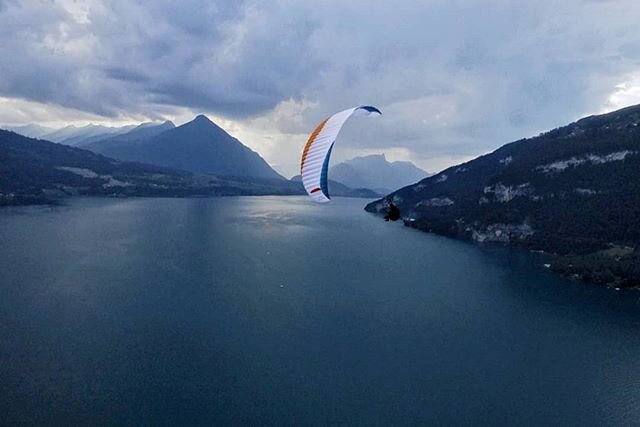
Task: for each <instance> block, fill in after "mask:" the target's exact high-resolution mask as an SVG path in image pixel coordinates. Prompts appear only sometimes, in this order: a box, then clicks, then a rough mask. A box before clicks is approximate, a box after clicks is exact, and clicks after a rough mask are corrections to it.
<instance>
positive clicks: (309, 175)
mask: <svg viewBox="0 0 640 427" xmlns="http://www.w3.org/2000/svg"><path fill="white" fill-rule="evenodd" d="M370 115H376V116H379V115H382V112H380V110H378V109H377V108H376V107H372V106H368V105H365V106H360V107H354V108H349V109H346V110H344V111H340V112H339V113H336V114H334V115H332V116H330V117H328V118H327V119H325V120H324V121H323V122H322V123H320V124H319V125H318V126H317V127H316V128H315V130H314V131H313V132H312V133H311V135H310V136H309V139H308V140H307V144H306V145H305V146H304V150H303V151H302V160H301V161H300V174H301V175H302V184H303V185H304V189H305V190H306V191H307V194H309V197H311V199H312V200H313V201H315V202H318V203H326V202H328V201H330V200H331V197H329V186H328V180H329V179H328V172H329V159H330V158H331V150H332V149H333V144H334V143H335V141H336V138H337V136H338V134H339V133H340V129H342V126H343V125H344V124H345V122H346V121H347V120H348V119H349V118H350V117H351V116H370Z"/></svg>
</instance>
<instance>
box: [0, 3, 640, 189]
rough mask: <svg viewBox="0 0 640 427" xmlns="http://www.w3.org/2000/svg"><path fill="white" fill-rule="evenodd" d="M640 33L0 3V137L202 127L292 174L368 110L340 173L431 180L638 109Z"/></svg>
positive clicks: (521, 20) (601, 7) (405, 18)
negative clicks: (352, 114)
mask: <svg viewBox="0 0 640 427" xmlns="http://www.w3.org/2000/svg"><path fill="white" fill-rule="evenodd" d="M638 22H640V2H638V1H637V0H628V1H627V0H611V1H607V0H565V1H562V2H559V1H555V0H554V1H550V0H536V1H524V0H518V1H499V0H492V1H484V0H468V1H460V0H443V1H440V0H425V1H420V0H413V1H405V0H394V1H393V2H391V1H371V0H367V1H364V0H350V1H348V2H345V1H338V0H335V1H333V0H326V1H324V0H316V1H296V0H290V1H289V0H272V1H242V0H233V1H215V0H181V1H180V2H176V1H175V0H172V1H169V0H154V1H142V0H141V1H136V2H132V1H129V0H0V37H1V40H2V43H0V58H2V60H0V123H3V124H22V123H39V124H43V125H49V126H64V125H66V124H87V123H101V124H109V125H118V124H130V123H139V122H143V121H149V120H164V119H170V120H173V121H174V122H175V123H176V124H181V123H184V122H187V121H189V120H191V119H192V118H193V117H194V116H195V115H197V114H200V113H203V114H206V115H207V116H209V117H210V118H211V119H212V120H214V121H215V122H216V123H218V124H219V125H221V126H222V127H223V128H225V129H226V130H227V131H228V132H229V133H231V134H232V135H234V136H236V137H237V138H239V139H240V140H241V141H242V142H243V143H245V144H246V145H248V146H250V147H251V148H252V149H254V150H256V151H257V152H259V153H260V154H261V155H262V156H263V157H264V158H265V159H266V160H267V161H268V162H269V163H270V164H271V165H272V166H274V167H275V168H276V169H277V170H278V171H279V172H281V173H283V174H284V175H286V176H292V175H294V174H295V173H296V172H297V170H298V165H299V157H300V152H301V150H302V147H303V145H304V143H305V142H306V139H307V136H308V134H309V133H310V132H311V131H312V130H313V128H314V127H315V125H316V124H317V123H319V122H321V121H322V120H323V119H324V118H325V117H326V116H328V115H330V114H332V113H334V112H337V111H340V110H342V109H345V108H348V107H352V106H357V105H375V106H377V107H378V108H380V109H381V110H382V112H383V116H382V117H379V118H375V119H373V118H371V119H367V118H362V119H353V120H351V121H350V122H349V123H348V124H347V126H346V127H345V129H344V131H343V134H341V136H340V138H339V141H338V143H339V145H337V146H336V149H335V150H334V151H333V162H337V161H340V160H344V159H346V158H350V157H354V156H356V155H364V154H374V153H385V154H386V156H387V158H388V159H390V160H409V161H412V162H414V163H415V164H417V165H418V166H420V167H422V168H424V169H426V170H428V171H430V172H437V171H439V170H441V169H443V168H445V167H447V166H450V165H452V164H456V163H460V162H463V161H466V160H469V159H471V158H474V157H476V156H478V155H480V154H484V153H487V152H489V151H492V150H494V149H496V148H498V147H499V146H501V145H503V144H504V143H507V142H510V141H513V140H516V139H520V138H523V137H529V136H535V135H536V134H538V133H540V132H542V131H545V130H549V129H552V128H554V127H557V126H560V125H563V124H567V123H569V122H571V121H573V120H575V119H578V118H580V117H583V116H586V115H589V114H597V113H602V112H606V111H612V110H615V109H618V108H621V107H624V106H627V105H632V104H636V103H640V31H638V27H637V26H638V24H637V23H638ZM338 148H339V149H338Z"/></svg>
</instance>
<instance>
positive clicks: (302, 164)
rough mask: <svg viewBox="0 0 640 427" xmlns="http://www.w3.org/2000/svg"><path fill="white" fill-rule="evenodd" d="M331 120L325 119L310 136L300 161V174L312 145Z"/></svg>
mask: <svg viewBox="0 0 640 427" xmlns="http://www.w3.org/2000/svg"><path fill="white" fill-rule="evenodd" d="M330 118H331V117H327V118H326V119H324V121H323V122H322V123H320V124H319V125H318V127H317V128H316V130H314V131H313V133H312V134H311V136H309V140H308V141H307V145H305V146H304V150H303V151H302V160H300V173H302V167H303V166H304V161H305V159H306V158H307V154H308V153H309V149H310V148H311V144H313V141H315V139H316V137H317V136H318V134H319V133H320V132H321V131H322V128H323V127H324V125H325V124H326V123H327V121H328V120H329V119H330Z"/></svg>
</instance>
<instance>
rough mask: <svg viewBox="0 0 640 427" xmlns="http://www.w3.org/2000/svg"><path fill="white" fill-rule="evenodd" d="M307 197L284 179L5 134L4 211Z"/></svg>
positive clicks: (1, 138) (0, 156) (0, 165)
mask: <svg viewBox="0 0 640 427" xmlns="http://www.w3.org/2000/svg"><path fill="white" fill-rule="evenodd" d="M262 194H279V195H289V194H303V192H302V190H301V189H300V188H299V185H296V184H295V183H290V182H288V181H284V180H280V179H257V178H247V177H244V178H233V179H232V178H221V177H215V176H211V175H198V174H194V173H191V172H185V171H178V170H174V169H169V168H164V167H159V166H152V165H145V164H141V163H131V162H123V161H119V160H115V159H110V158H108V157H105V156H102V155H98V154H95V153H92V152H91V151H88V150H83V149H79V148H75V147H70V146H67V145H63V144H57V143H53V142H49V141H43V140H38V139H33V138H28V137H25V136H22V135H19V134H17V133H14V132H10V131H4V130H0V206H2V205H19V204H34V203H50V202H54V201H55V200H57V199H58V198H60V197H63V196H69V195H87V196H107V195H108V196H114V195H115V196H171V197H175V196H224V195H262Z"/></svg>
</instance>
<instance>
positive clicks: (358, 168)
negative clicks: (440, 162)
mask: <svg viewBox="0 0 640 427" xmlns="http://www.w3.org/2000/svg"><path fill="white" fill-rule="evenodd" d="M329 176H331V178H332V179H334V180H336V181H338V182H341V183H343V184H344V185H346V186H348V187H351V188H370V189H373V190H375V191H376V192H378V193H380V194H387V193H389V192H391V191H392V190H393V189H394V188H400V187H404V186H405V185H409V184H413V183H415V182H417V181H419V180H421V179H423V178H426V177H427V176H429V173H428V172H425V171H423V170H422V169H420V168H419V167H417V166H415V165H414V164H413V163H411V162H389V161H387V159H386V158H385V156H384V154H375V155H371V156H364V157H356V158H354V159H351V160H347V161H344V162H342V163H338V164H337V165H335V166H332V167H331V168H330V170H329Z"/></svg>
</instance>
